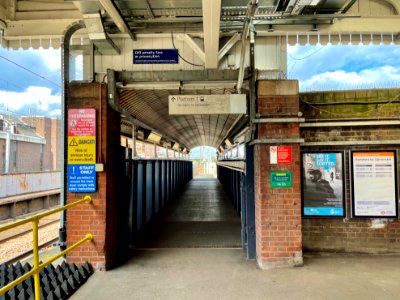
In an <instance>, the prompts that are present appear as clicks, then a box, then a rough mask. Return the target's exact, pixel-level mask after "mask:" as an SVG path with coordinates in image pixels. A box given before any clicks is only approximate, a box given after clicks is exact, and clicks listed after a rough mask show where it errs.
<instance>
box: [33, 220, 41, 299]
mask: <svg viewBox="0 0 400 300" xmlns="http://www.w3.org/2000/svg"><path fill="white" fill-rule="evenodd" d="M32 232H33V241H32V245H33V269H34V270H35V273H34V274H33V279H34V284H35V299H38V300H39V299H40V275H39V272H40V269H39V219H34V220H33V221H32Z"/></svg>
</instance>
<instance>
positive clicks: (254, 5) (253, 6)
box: [236, 0, 258, 94]
mask: <svg viewBox="0 0 400 300" xmlns="http://www.w3.org/2000/svg"><path fill="white" fill-rule="evenodd" d="M257 9H258V0H251V1H250V2H249V4H248V6H247V14H246V19H245V22H244V24H243V31H242V38H241V41H242V47H241V49H240V68H239V78H238V83H237V86H236V89H237V91H238V94H240V93H241V91H242V85H243V76H244V60H245V56H246V40H247V35H248V33H249V28H250V24H251V22H252V20H253V17H254V15H255V13H256V11H257Z"/></svg>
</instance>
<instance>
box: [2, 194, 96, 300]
mask: <svg viewBox="0 0 400 300" xmlns="http://www.w3.org/2000/svg"><path fill="white" fill-rule="evenodd" d="M91 202H92V198H91V197H90V196H85V197H84V198H83V199H81V200H78V201H75V202H72V203H70V204H67V205H65V206H61V207H58V208H55V209H52V210H49V211H46V212H44V213H41V214H37V215H35V216H32V217H30V218H27V219H24V220H21V221H18V222H15V223H12V224H9V225H5V226H2V227H0V232H2V231H6V230H8V229H11V228H15V227H18V226H20V225H23V224H26V223H29V222H32V234H33V269H32V270H31V271H29V272H28V273H25V274H24V275H22V276H21V277H19V278H17V279H16V280H14V281H12V282H10V283H9V284H7V285H6V286H4V287H2V288H1V289H0V295H3V294H4V293H6V292H7V291H9V290H10V289H12V288H13V287H15V286H17V285H18V284H20V283H21V282H23V281H24V280H26V279H27V278H29V277H30V276H32V275H33V279H34V286H35V299H40V276H39V273H40V271H41V270H42V269H43V268H45V267H47V266H48V265H49V264H51V263H52V262H53V261H55V260H56V259H58V258H60V257H62V256H64V255H65V254H67V253H68V252H70V251H71V250H73V249H75V248H76V247H78V246H80V245H81V244H83V243H85V242H86V241H91V240H92V239H93V236H92V235H91V234H90V233H88V234H87V235H86V236H85V237H84V238H83V239H81V240H80V241H78V242H76V243H75V244H73V245H72V246H70V247H68V248H67V249H65V250H64V251H62V252H60V253H59V254H57V255H56V256H53V257H52V258H50V259H49V260H47V261H46V262H45V263H42V264H39V237H38V229H39V228H38V227H39V220H40V219H42V218H44V217H47V216H49V215H52V214H54V213H57V212H60V211H63V210H66V209H68V208H71V207H74V206H76V205H79V204H82V203H88V204H89V203H91Z"/></svg>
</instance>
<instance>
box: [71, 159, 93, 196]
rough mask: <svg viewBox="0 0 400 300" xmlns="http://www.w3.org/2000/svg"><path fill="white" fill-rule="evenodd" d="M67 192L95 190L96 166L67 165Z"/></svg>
mask: <svg viewBox="0 0 400 300" xmlns="http://www.w3.org/2000/svg"><path fill="white" fill-rule="evenodd" d="M68 192H70V193H93V192H96V167H95V165H94V164H90V165H68Z"/></svg>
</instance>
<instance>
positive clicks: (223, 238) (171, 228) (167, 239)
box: [137, 179, 241, 248]
mask: <svg viewBox="0 0 400 300" xmlns="http://www.w3.org/2000/svg"><path fill="white" fill-rule="evenodd" d="M137 248H241V237H240V218H239V216H238V215H237V213H236V211H235V209H234V208H233V206H232V204H231V203H230V201H229V199H228V198H227V196H226V194H225V192H224V191H223V189H222V187H221V185H220V184H219V182H218V181H217V180H216V179H194V180H192V181H190V182H189V183H188V184H187V185H186V186H185V187H184V190H183V191H182V193H181V194H180V196H179V197H177V198H176V199H174V200H172V201H171V202H169V203H168V204H167V206H166V207H165V208H164V210H163V211H162V213H161V214H159V215H157V216H156V217H155V218H154V220H153V221H152V222H151V223H150V224H149V226H147V228H146V229H145V230H144V231H143V232H142V233H141V236H140V238H139V241H138V245H137Z"/></svg>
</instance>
